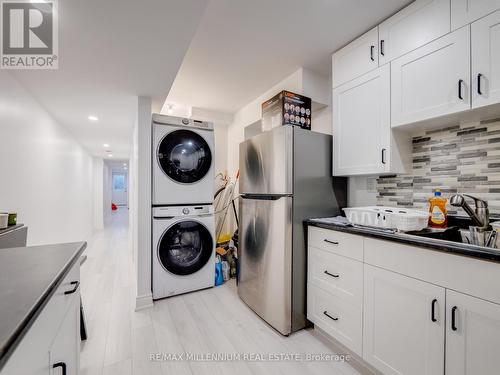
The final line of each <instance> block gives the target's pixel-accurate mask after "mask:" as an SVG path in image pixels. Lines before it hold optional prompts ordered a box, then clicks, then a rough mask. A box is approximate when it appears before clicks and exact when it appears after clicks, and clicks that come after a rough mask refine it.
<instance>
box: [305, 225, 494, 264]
mask: <svg viewBox="0 0 500 375" xmlns="http://www.w3.org/2000/svg"><path fill="white" fill-rule="evenodd" d="M304 223H305V224H306V225H310V226H315V227H319V228H324V229H331V230H335V231H338V232H345V233H352V234H359V235H363V236H366V237H372V238H379V239H384V240H388V241H393V242H399V243H402V244H405V245H413V246H417V247H422V248H426V249H431V250H436V251H441V252H446V253H451V254H455V255H463V256H467V257H471V258H478V259H482V260H488V261H494V262H500V250H497V249H491V248H488V247H482V246H474V245H469V244H464V243H458V242H451V241H444V240H439V239H434V238H426V237H420V236H415V235H411V234H405V233H400V232H395V233H392V232H389V231H383V230H382V229H380V230H378V229H371V228H364V227H363V228H362V227H357V226H342V225H336V224H331V223H321V222H318V221H312V220H306V221H305V222H304Z"/></svg>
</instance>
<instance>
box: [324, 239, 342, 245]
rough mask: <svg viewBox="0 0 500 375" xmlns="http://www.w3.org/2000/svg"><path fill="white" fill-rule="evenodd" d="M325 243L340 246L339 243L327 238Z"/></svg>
mask: <svg viewBox="0 0 500 375" xmlns="http://www.w3.org/2000/svg"><path fill="white" fill-rule="evenodd" d="M324 241H325V242H328V243H331V244H332V245H338V244H339V243H338V242H337V241H330V240H327V239H326V238H325V239H324Z"/></svg>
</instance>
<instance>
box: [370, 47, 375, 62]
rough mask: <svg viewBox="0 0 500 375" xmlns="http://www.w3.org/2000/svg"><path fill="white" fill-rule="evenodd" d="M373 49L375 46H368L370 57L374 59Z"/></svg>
mask: <svg viewBox="0 0 500 375" xmlns="http://www.w3.org/2000/svg"><path fill="white" fill-rule="evenodd" d="M373 51H375V46H370V59H371V60H372V61H375V57H374V56H373Z"/></svg>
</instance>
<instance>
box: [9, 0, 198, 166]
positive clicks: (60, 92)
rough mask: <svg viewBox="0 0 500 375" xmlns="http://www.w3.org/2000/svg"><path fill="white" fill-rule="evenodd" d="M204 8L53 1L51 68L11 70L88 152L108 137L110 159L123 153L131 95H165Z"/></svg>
mask: <svg viewBox="0 0 500 375" xmlns="http://www.w3.org/2000/svg"><path fill="white" fill-rule="evenodd" d="M205 7H206V0H182V1H177V0H147V1H137V0H105V1H103V0H60V1H59V70H55V71H15V72H14V73H13V74H14V75H15V76H16V78H17V79H18V80H19V81H20V82H21V83H22V84H23V85H24V86H25V87H26V88H27V89H28V91H30V92H31V93H32V94H33V95H34V96H35V97H36V98H37V100H38V101H39V102H40V103H41V104H42V105H43V106H44V107H45V108H46V109H47V110H48V111H49V112H50V113H51V114H52V116H53V117H54V118H56V119H57V120H58V121H59V122H60V123H61V124H63V125H65V126H67V127H68V129H69V130H70V131H71V132H72V133H73V135H74V136H75V137H76V138H77V139H78V140H79V141H80V142H81V143H82V144H83V145H84V146H85V147H86V148H87V149H88V150H89V151H90V152H91V153H92V154H94V155H100V156H104V155H106V153H105V152H104V149H103V144H104V143H109V144H110V149H111V150H112V151H113V155H114V158H117V159H120V158H128V157H129V149H130V148H129V146H130V143H131V134H132V127H133V125H134V121H135V115H136V107H137V106H136V102H137V99H136V97H137V95H148V96H153V97H160V98H161V97H163V98H165V97H166V95H167V94H168V91H169V89H170V87H171V85H172V82H173V80H174V78H175V76H176V74H177V71H178V69H179V67H180V65H181V63H182V59H183V58H184V55H185V53H186V51H187V49H188V47H189V43H190V41H191V39H192V37H193V35H194V33H195V31H196V28H197V26H198V23H199V21H200V19H201V16H202V15H203V12H204V10H205ZM91 114H92V115H96V116H97V117H99V121H98V122H96V123H92V122H90V121H89V120H88V118H87V117H88V116H89V115H91Z"/></svg>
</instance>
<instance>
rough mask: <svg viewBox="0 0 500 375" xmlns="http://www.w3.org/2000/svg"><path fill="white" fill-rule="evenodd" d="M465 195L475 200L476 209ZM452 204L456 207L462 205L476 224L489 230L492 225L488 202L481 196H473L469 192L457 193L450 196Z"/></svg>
mask: <svg viewBox="0 0 500 375" xmlns="http://www.w3.org/2000/svg"><path fill="white" fill-rule="evenodd" d="M465 197H469V198H471V199H473V200H474V204H475V206H476V209H475V210H472V208H471V206H469V204H468V203H467V202H466V201H465ZM450 204H451V205H452V206H455V207H462V208H463V209H464V211H465V212H467V214H468V215H469V216H470V218H471V219H472V222H473V223H474V226H477V227H480V228H483V229H485V230H487V229H488V228H489V226H490V215H489V210H488V203H487V202H486V201H483V200H481V199H479V198H476V197H473V196H472V195H467V194H455V195H453V196H452V197H451V198H450Z"/></svg>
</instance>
